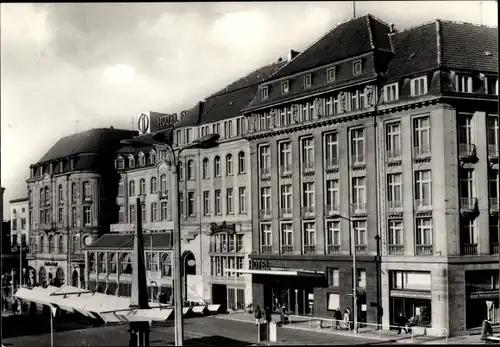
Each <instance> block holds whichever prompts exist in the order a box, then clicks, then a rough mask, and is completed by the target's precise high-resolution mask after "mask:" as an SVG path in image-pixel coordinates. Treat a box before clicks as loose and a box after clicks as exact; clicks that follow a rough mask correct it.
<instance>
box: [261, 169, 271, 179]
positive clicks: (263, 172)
mask: <svg viewBox="0 0 500 347" xmlns="http://www.w3.org/2000/svg"><path fill="white" fill-rule="evenodd" d="M269 176H271V170H270V169H269V168H267V167H261V168H260V177H261V178H267V177H269Z"/></svg>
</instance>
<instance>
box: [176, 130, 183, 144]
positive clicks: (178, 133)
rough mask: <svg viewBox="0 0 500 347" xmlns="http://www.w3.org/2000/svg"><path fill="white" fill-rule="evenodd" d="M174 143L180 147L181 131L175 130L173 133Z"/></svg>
mask: <svg viewBox="0 0 500 347" xmlns="http://www.w3.org/2000/svg"><path fill="white" fill-rule="evenodd" d="M175 141H176V144H177V146H180V145H181V143H182V139H181V131H180V130H177V131H176V132H175Z"/></svg>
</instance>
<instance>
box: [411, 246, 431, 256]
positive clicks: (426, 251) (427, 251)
mask: <svg viewBox="0 0 500 347" xmlns="http://www.w3.org/2000/svg"><path fill="white" fill-rule="evenodd" d="M433 254H434V252H433V246H432V245H416V246H415V255H433Z"/></svg>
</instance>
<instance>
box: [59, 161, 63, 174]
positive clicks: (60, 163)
mask: <svg viewBox="0 0 500 347" xmlns="http://www.w3.org/2000/svg"><path fill="white" fill-rule="evenodd" d="M63 171H64V162H63V161H62V160H61V161H60V162H59V172H63Z"/></svg>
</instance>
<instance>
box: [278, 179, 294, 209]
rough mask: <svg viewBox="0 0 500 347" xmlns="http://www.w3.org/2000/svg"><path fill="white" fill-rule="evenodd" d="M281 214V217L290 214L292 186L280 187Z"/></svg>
mask: <svg viewBox="0 0 500 347" xmlns="http://www.w3.org/2000/svg"><path fill="white" fill-rule="evenodd" d="M280 202H281V212H282V215H284V216H285V215H291V214H292V185H291V184H286V185H282V186H281V199H280Z"/></svg>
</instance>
